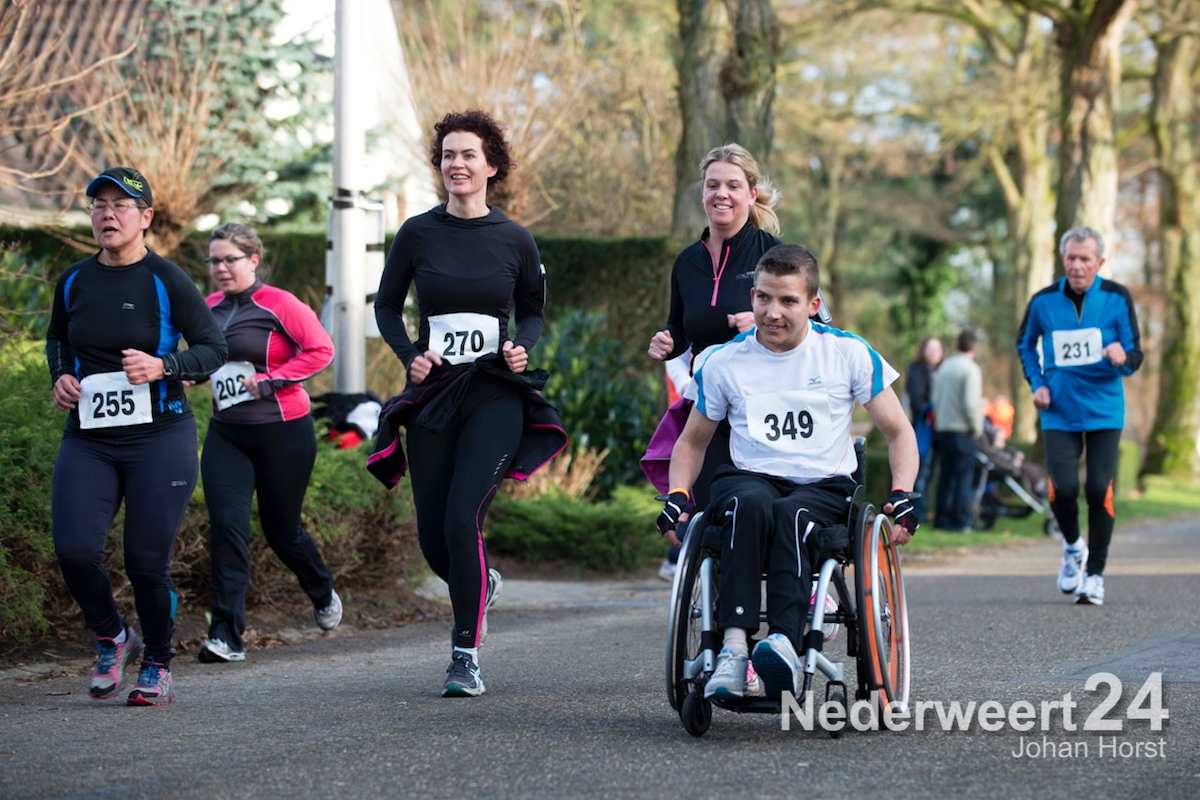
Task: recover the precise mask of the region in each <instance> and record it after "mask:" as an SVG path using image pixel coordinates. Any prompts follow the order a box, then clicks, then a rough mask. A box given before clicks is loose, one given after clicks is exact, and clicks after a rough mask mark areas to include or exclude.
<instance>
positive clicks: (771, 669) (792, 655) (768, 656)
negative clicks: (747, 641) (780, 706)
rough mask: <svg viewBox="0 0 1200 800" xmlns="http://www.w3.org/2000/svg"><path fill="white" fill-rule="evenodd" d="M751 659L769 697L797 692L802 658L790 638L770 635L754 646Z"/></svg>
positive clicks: (781, 635) (780, 634) (779, 634)
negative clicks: (797, 680) (797, 678)
mask: <svg viewBox="0 0 1200 800" xmlns="http://www.w3.org/2000/svg"><path fill="white" fill-rule="evenodd" d="M750 658H751V660H753V662H754V671H755V672H757V673H758V675H759V677H761V678H762V681H763V687H764V690H765V691H766V695H767V697H779V696H780V695H781V694H782V693H783V692H785V691H788V692H795V691H796V677H797V676H798V675H799V674H800V658H799V657H798V656H797V655H796V648H795V647H793V646H792V642H791V640H790V639H788V637H786V636H784V635H783V634H782V633H772V634H770V635H769V636H767V638H766V639H763V640H762V641H761V642H759V643H758V644H756V645H755V646H754V653H753V654H752V655H751V656H750Z"/></svg>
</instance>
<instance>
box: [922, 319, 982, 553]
mask: <svg viewBox="0 0 1200 800" xmlns="http://www.w3.org/2000/svg"><path fill="white" fill-rule="evenodd" d="M975 343H976V342H975V333H974V332H973V331H971V330H969V329H964V330H963V331H962V332H961V333H960V334H959V335H958V352H957V353H956V354H955V355H953V356H950V358H947V359H946V360H945V361H943V362H942V366H941V367H939V368H938V370H937V372H935V373H934V375H933V391H932V400H933V414H934V426H935V427H936V429H937V435H936V437H935V439H934V449H935V451H936V453H937V471H938V488H937V527H939V528H942V529H943V530H948V531H956V532H960V533H961V532H965V531H967V530H968V529H969V528H970V527H971V521H972V519H971V518H972V513H971V488H972V483H973V482H972V477H973V476H974V473H975V439H976V438H977V437H978V436H979V435H980V434H981V433H983V376H982V374H981V372H980V370H979V365H978V364H976V363H975Z"/></svg>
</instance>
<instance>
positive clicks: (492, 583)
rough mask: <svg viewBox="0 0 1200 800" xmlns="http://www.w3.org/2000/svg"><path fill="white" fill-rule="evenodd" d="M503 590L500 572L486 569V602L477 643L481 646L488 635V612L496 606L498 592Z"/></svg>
mask: <svg viewBox="0 0 1200 800" xmlns="http://www.w3.org/2000/svg"><path fill="white" fill-rule="evenodd" d="M503 588H504V578H502V577H500V571H499V570H496V569H490V568H489V569H488V588H487V600H485V601H484V605H483V622H482V623H481V624H480V626H479V643H480V644H483V640H484V639H486V638H487V635H488V611H489V610H491V608H492V606H494V605H496V600H497V599H499V597H500V590H501V589H503Z"/></svg>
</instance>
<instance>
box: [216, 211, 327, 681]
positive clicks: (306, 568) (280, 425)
mask: <svg viewBox="0 0 1200 800" xmlns="http://www.w3.org/2000/svg"><path fill="white" fill-rule="evenodd" d="M208 254H209V259H208V261H209V264H210V266H211V272H212V278H213V281H214V282H215V283H216V284H217V286H218V287H219V288H220V291H218V292H214V293H213V294H211V295H209V297H208V306H209V308H210V309H211V310H212V313H213V316H214V317H216V320H217V323H218V324H219V325H220V326H221V330H222V331H223V332H224V334H225V338H226V340H227V341H228V342H229V361H228V362H227V363H226V364H225V366H224V367H222V368H221V369H220V370H218V371H217V372H215V373H213V375H212V393H213V417H212V422H211V423H210V424H209V427H208V435H207V437H206V438H205V440H204V452H203V456H202V458H201V463H200V470H201V474H202V476H203V478H204V500H205V503H206V504H207V506H208V516H209V520H210V522H211V539H210V548H211V553H212V619H211V622H210V625H209V629H208V638H207V639H206V640H205V641H204V644H203V646H202V647H201V649H200V653H199V659H200V660H201V661H204V662H206V663H223V662H228V661H244V660H245V658H246V648H245V644H244V643H243V642H242V632H243V631H244V630H245V628H246V611H245V605H246V588H247V586H248V584H249V582H250V560H249V546H250V497H251V495H252V494H253V493H255V492H257V493H258V512H259V520H260V521H261V522H262V529H263V534H264V535H265V537H266V540H267V544H269V545H270V547H271V549H272V550H274V551H275V554H276V555H277V556H279V558H280V560H281V561H283V563H284V564H286V565H287V567H288V568H289V569H290V570H292V572H294V573H295V574H296V578H297V579H298V580H299V581H300V587H301V588H302V589H303V590H304V593H305V594H306V595H308V598H309V600H311V601H312V605H313V619H314V620H315V622H316V623H317V625H318V626H319V627H320V628H322V629H323V630H332V629H333V628H335V627H337V625H338V623H340V622H341V619H342V602H341V599H340V598H339V597H338V595H337V592H335V591H334V588H333V576H332V575H331V574H330V572H329V569H328V567H326V566H325V562H324V561H323V560H322V559H321V555H320V553H318V552H317V548H316V545H315V544H314V543H313V540H312V537H311V536H309V534H308V532H307V531H306V530H304V528H303V526H302V525H301V524H300V509H301V506H302V505H303V503H304V493H305V491H306V490H307V489H308V479H309V476H310V475H311V473H312V468H313V464H314V462H315V461H316V454H317V443H316V436H315V434H314V432H313V422H312V417H311V416H310V415H309V400H308V393H307V392H305V391H304V387H303V385H302V382H303V381H305V380H307V379H309V378H311V377H313V376H314V375H316V374H317V373H318V372H320V371H321V370H323V369H325V368H326V367H328V366H329V365H330V363H332V362H333V342H332V341H330V339H329V334H328V333H326V332H325V329H324V328H322V327H321V323H320V321H319V320H318V319H317V315H316V314H314V313H313V311H312V309H310V308H309V307H308V306H307V305H305V304H304V303H303V302H301V301H300V300H299V299H298V298H297V297H296V296H295V295H293V294H292V293H291V292H287V291H284V290H283V289H280V288H277V287H275V286H270V285H268V284H265V283H263V282H262V280H261V279H260V278H259V277H258V270H259V268H260V266H261V265H262V260H263V244H262V240H261V239H260V238H259V237H258V234H257V233H255V231H254V229H253V228H250V227H247V226H245V225H240V224H238V223H235V222H231V223H227V224H225V225H222V226H221V227H219V228H217V229H216V230H215V231H213V233H212V236H211V237H210V238H209V243H208Z"/></svg>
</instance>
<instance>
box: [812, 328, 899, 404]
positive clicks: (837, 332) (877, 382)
mask: <svg viewBox="0 0 1200 800" xmlns="http://www.w3.org/2000/svg"><path fill="white" fill-rule="evenodd" d="M810 324H811V325H812V328H813V330H815V331H816V332H817V333H829V334H832V335H834V336H844V337H846V338H847V339H857V340H858V341H860V342H862V344H863V347H865V348H867V353H868V354H869V355H870V356H871V399H872V400H874V399H875V396H876V395H878V394H879V393H880V392H882V391H883V359H881V358H880V357H879V353H876V352H875V348H874V347H871V345H870V343H868V342H867V340H866V339H864V338H862V337H861V336H859V335H858V334H856V333H851V332H850V331H844V330H842V329H841V328H835V327H833V326H832V325H824V324H822V323H820V322H813V323H810Z"/></svg>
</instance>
